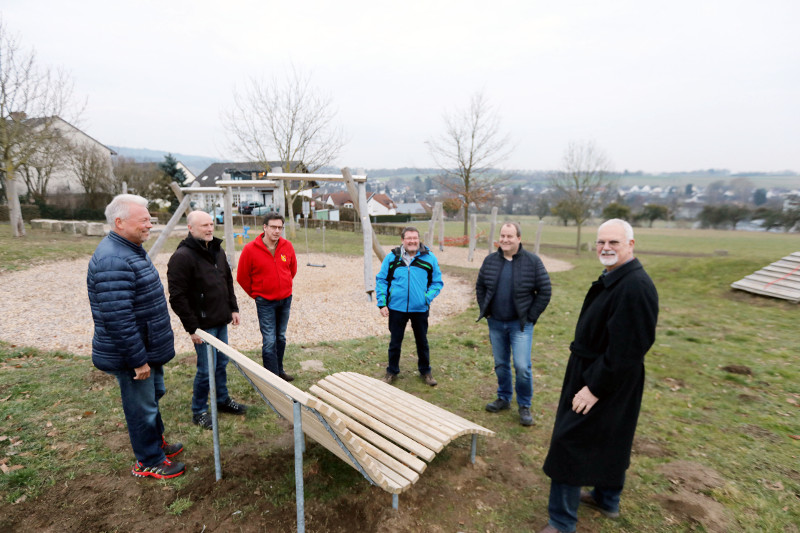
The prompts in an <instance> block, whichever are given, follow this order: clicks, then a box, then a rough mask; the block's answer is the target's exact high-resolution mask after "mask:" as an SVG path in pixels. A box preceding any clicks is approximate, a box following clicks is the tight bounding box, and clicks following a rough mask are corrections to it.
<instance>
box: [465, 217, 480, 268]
mask: <svg viewBox="0 0 800 533" xmlns="http://www.w3.org/2000/svg"><path fill="white" fill-rule="evenodd" d="M477 241H478V215H475V214H472V215H470V216H469V253H468V254H467V261H469V262H470V263H471V262H472V258H473V256H474V255H475V243H476V242H477Z"/></svg>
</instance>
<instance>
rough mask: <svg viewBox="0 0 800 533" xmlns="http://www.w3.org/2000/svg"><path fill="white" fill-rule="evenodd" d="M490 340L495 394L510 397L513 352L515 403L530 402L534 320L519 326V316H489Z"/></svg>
mask: <svg viewBox="0 0 800 533" xmlns="http://www.w3.org/2000/svg"><path fill="white" fill-rule="evenodd" d="M486 321H487V322H488V323H489V340H490V341H491V342H492V354H493V355H494V371H495V373H496V374H497V397H498V398H500V399H501V400H505V401H507V402H510V401H511V398H512V395H513V391H512V389H511V364H510V362H511V358H512V357H511V356H512V354H513V360H514V373H515V374H516V376H517V379H516V383H515V386H514V388H515V389H516V391H517V404H519V406H520V407H528V408H530V406H531V400H532V399H533V374H532V372H531V347H532V346H533V324H532V323H531V322H528V323H527V324H525V328H523V329H522V330H520V329H519V320H495V319H494V318H491V317H488V318H487V319H486Z"/></svg>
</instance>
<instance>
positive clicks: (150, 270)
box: [86, 232, 175, 371]
mask: <svg viewBox="0 0 800 533" xmlns="http://www.w3.org/2000/svg"><path fill="white" fill-rule="evenodd" d="M86 285H87V287H88V289H89V303H90V304H91V307H92V318H93V319H94V338H93V339H92V363H94V366H96V367H97V368H99V369H100V370H106V371H113V370H128V369H134V368H138V367H140V366H143V365H144V364H145V363H147V364H150V365H163V364H164V363H166V362H167V361H169V360H170V359H172V358H173V357H175V343H174V337H173V335H172V326H171V325H170V319H169V311H168V310H167V300H166V298H165V297H164V287H163V285H162V284H161V279H160V278H159V276H158V271H157V270H156V267H155V266H153V263H152V262H151V261H150V258H149V257H148V256H147V253H146V252H145V250H144V248H142V247H141V246H140V245H137V244H134V243H132V242H130V241H129V240H127V239H125V238H124V237H120V236H119V235H117V234H116V233H114V232H111V233H109V234H108V236H107V237H106V238H104V239H103V240H102V241H100V244H99V245H98V246H97V249H96V250H95V252H94V255H93V256H92V259H91V261H89V272H88V273H87V275H86Z"/></svg>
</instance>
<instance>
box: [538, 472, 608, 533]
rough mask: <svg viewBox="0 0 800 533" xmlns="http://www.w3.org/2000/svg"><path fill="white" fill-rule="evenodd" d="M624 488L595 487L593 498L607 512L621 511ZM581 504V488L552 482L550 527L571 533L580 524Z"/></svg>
mask: <svg viewBox="0 0 800 533" xmlns="http://www.w3.org/2000/svg"><path fill="white" fill-rule="evenodd" d="M621 494H622V487H595V488H594V490H592V498H594V501H596V502H597V504H598V505H599V506H600V507H602V508H603V509H605V510H607V511H619V497H620V495H621ZM580 503H581V488H580V487H576V486H574V485H565V484H563V483H556V482H555V481H551V482H550V500H549V502H548V504H547V512H548V513H549V514H550V525H551V526H553V527H554V528H556V529H557V530H559V531H565V532H568V533H571V532H573V531H575V526H577V524H578V506H579V505H580Z"/></svg>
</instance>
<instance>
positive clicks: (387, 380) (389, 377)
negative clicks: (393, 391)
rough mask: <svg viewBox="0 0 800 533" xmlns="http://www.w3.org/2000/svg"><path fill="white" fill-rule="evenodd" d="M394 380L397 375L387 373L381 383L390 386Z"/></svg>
mask: <svg viewBox="0 0 800 533" xmlns="http://www.w3.org/2000/svg"><path fill="white" fill-rule="evenodd" d="M396 379H397V374H392V373H391V372H387V373H386V375H385V376H383V380H382V381H383V382H384V383H388V384H389V385H391V384H392V383H394V380H396Z"/></svg>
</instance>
